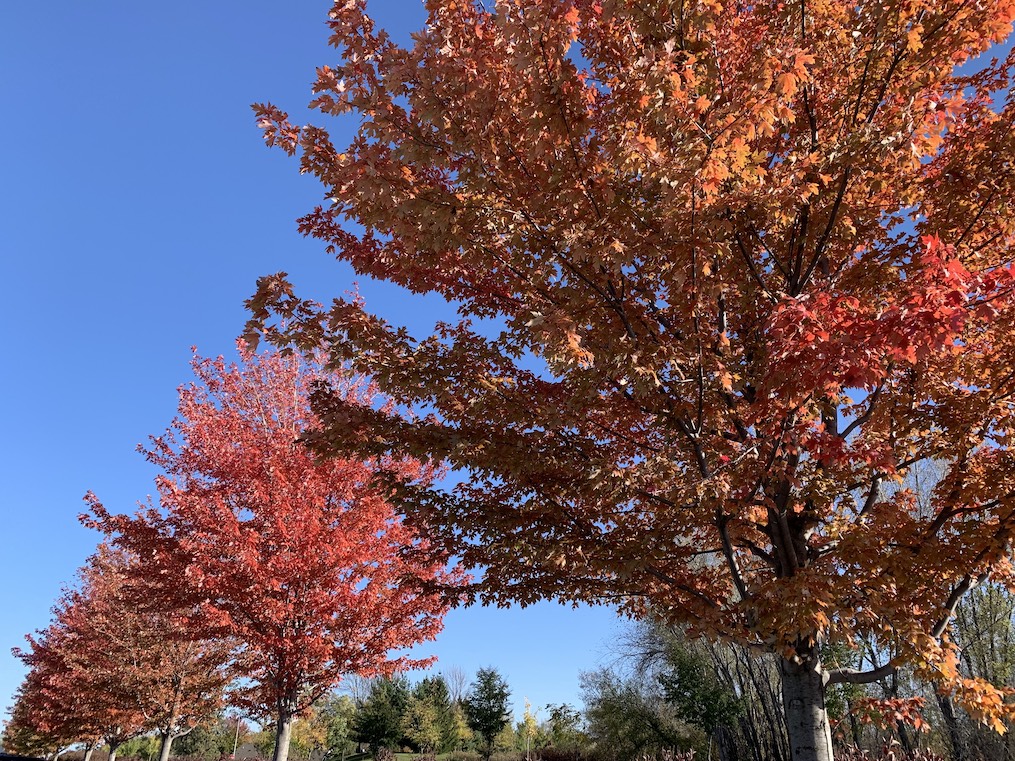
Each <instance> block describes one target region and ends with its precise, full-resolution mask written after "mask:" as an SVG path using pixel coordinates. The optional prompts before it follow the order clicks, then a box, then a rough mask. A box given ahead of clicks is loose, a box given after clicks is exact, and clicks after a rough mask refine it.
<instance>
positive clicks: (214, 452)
mask: <svg viewBox="0 0 1015 761" xmlns="http://www.w3.org/2000/svg"><path fill="white" fill-rule="evenodd" d="M193 367H194V372H195V375H196V377H197V381H196V382H195V383H193V384H191V385H189V386H185V387H183V388H181V389H180V405H179V415H178V417H177V418H176V420H175V421H174V422H173V425H172V427H171V429H170V430H169V431H168V432H167V433H166V434H165V435H163V436H160V437H156V438H153V439H152V441H151V444H150V446H149V447H148V448H147V449H145V450H144V452H145V454H146V456H147V457H148V459H149V460H150V461H151V462H152V463H154V464H155V465H157V466H159V468H161V469H162V471H163V475H161V476H160V477H159V478H158V479H157V483H156V486H157V489H158V496H159V500H158V505H150V506H148V507H147V508H144V509H142V510H141V511H140V512H138V514H137V515H135V516H126V515H112V514H110V513H109V512H107V511H106V510H105V509H104V508H103V506H102V505H101V504H100V503H99V502H98V501H97V500H96V499H95V498H94V497H90V498H89V500H90V503H91V508H92V516H93V517H92V518H90V519H88V520H89V522H91V523H94V524H95V525H97V526H98V527H100V528H102V529H103V530H105V531H106V532H108V533H109V534H111V535H112V536H113V537H114V539H113V541H115V543H116V544H117V545H119V546H122V547H125V548H128V549H129V550H130V551H132V552H134V553H136V554H137V555H138V557H140V558H142V559H143V562H144V563H145V566H146V568H147V569H148V571H147V573H148V577H149V578H150V579H151V580H152V582H153V584H159V585H161V586H160V588H159V591H158V594H159V596H160V597H161V598H162V599H166V600H168V601H171V604H172V605H174V606H175V607H177V608H181V609H190V610H193V611H194V613H193V614H192V615H191V617H190V625H191V626H192V627H193V628H194V631H197V632H202V633H203V635H204V636H208V637H215V636H219V637H222V636H228V637H231V638H234V639H235V640H236V641H238V642H239V643H240V646H241V649H242V651H243V652H242V663H243V666H244V669H245V676H246V677H247V678H248V679H249V682H247V684H246V686H244V687H242V688H240V689H239V690H238V691H237V692H236V693H235V695H234V700H235V701H236V702H238V704H239V705H240V706H241V707H242V708H244V709H245V710H248V711H250V712H251V713H252V714H256V715H264V716H268V717H270V718H272V719H273V720H274V721H275V724H276V744H275V751H274V759H273V761H285V758H286V754H287V752H288V747H289V739H290V733H291V728H292V722H293V719H294V718H295V717H296V716H297V715H298V714H299V713H300V712H301V711H304V710H306V709H307V708H309V707H310V706H311V705H312V704H313V703H314V702H315V701H317V700H318V699H319V698H321V697H322V696H323V695H325V694H326V693H327V692H328V691H329V690H331V689H332V688H333V687H334V686H335V685H336V684H337V683H338V682H339V681H340V679H341V678H342V676H343V675H345V674H353V673H361V674H373V673H377V672H379V671H384V672H390V671H391V670H392V669H395V668H402V669H405V668H412V667H415V666H419V665H423V664H425V663H428V662H429V660H427V659H415V658H410V657H408V656H399V657H394V658H391V657H389V655H388V654H389V651H391V650H392V649H395V648H408V647H410V646H411V645H414V644H416V643H418V642H422V641H425V640H428V639H431V638H433V637H434V636H435V635H436V634H437V632H438V631H440V628H441V625H442V616H443V613H444V611H445V609H446V603H444V602H442V600H441V599H439V598H438V597H437V596H435V595H434V594H432V593H428V592H427V591H426V590H424V589H423V587H424V586H425V585H427V584H431V583H435V582H440V583H441V584H442V585H444V586H447V585H448V584H451V583H453V582H454V581H455V580H456V579H457V576H456V575H455V573H453V572H448V571H446V570H445V565H446V556H444V557H437V556H435V557H428V558H427V559H424V560H423V561H422V562H421V561H419V560H418V559H417V558H418V555H419V553H420V552H422V551H423V550H426V549H427V547H426V545H425V543H424V542H422V541H421V540H419V539H418V538H417V537H416V536H415V535H414V534H413V533H412V532H411V531H410V530H409V529H408V528H407V527H406V526H405V525H404V524H403V523H402V522H401V521H400V520H398V518H397V517H396V516H395V514H394V512H393V510H392V508H391V506H390V505H389V504H388V502H387V501H385V499H384V495H383V494H382V493H381V492H379V491H378V490H377V489H376V488H374V487H373V486H372V480H373V473H374V471H375V470H376V469H377V468H379V467H383V468H384V469H385V471H386V472H389V473H397V474H398V477H399V478H402V479H407V480H408V479H417V480H426V479H428V478H430V477H431V476H432V470H430V469H428V468H425V467H422V466H421V465H420V464H419V462H417V461H415V460H412V459H408V458H399V459H390V458H380V459H377V460H364V459H332V460H328V461H326V462H321V461H318V460H317V459H315V457H314V456H313V455H312V453H311V452H310V451H309V450H307V448H306V447H304V446H303V445H302V444H301V443H300V442H299V437H300V436H301V435H302V433H303V431H304V430H305V429H306V428H308V427H312V426H314V425H316V424H317V421H316V418H315V417H314V416H313V415H312V414H311V412H310V410H309V405H308V395H309V393H310V388H311V385H312V384H315V383H319V384H326V385H327V387H328V388H329V389H331V390H332V391H333V392H334V393H337V394H339V395H341V397H342V398H343V399H345V400H346V401H347V402H349V403H350V404H363V405H364V406H369V405H370V404H371V403H373V402H377V401H378V400H377V399H376V398H375V397H374V394H373V391H372V389H371V388H370V386H369V385H368V384H367V383H365V382H363V381H360V380H357V379H354V378H350V377H345V376H343V375H341V374H338V373H334V372H333V373H328V374H324V375H321V374H318V373H317V372H316V371H315V369H314V368H313V367H312V366H310V365H308V364H307V363H306V362H303V361H301V360H300V359H298V358H297V357H294V356H290V357H284V356H281V355H280V354H264V355H256V354H253V353H250V352H247V351H246V350H241V358H240V362H239V363H238V364H230V363H227V362H225V360H223V359H221V358H220V359H215V360H213V359H202V358H195V359H194V362H193ZM380 408H383V407H380ZM389 411H390V410H389Z"/></svg>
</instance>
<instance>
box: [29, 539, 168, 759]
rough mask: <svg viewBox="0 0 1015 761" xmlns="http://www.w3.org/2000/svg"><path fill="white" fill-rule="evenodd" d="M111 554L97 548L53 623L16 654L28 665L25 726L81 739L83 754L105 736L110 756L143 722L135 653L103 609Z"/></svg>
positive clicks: (110, 594)
mask: <svg viewBox="0 0 1015 761" xmlns="http://www.w3.org/2000/svg"><path fill="white" fill-rule="evenodd" d="M110 553H111V550H110V548H108V547H105V546H100V548H99V550H98V552H97V553H96V555H94V556H93V557H92V558H90V559H89V562H88V563H87V564H86V565H85V566H84V567H83V568H82V569H81V570H80V571H79V581H78V584H77V586H76V587H73V588H71V589H68V590H65V592H64V593H63V595H62V596H61V598H60V600H59V601H58V602H57V604H56V605H55V606H54V609H53V621H52V623H51V624H50V625H49V626H48V627H47V628H46V629H44V630H42V631H39V632H37V633H36V634H35V635H34V636H28V637H26V639H27V640H28V647H27V648H25V649H21V648H15V649H14V654H15V655H16V656H17V657H19V658H20V659H21V660H22V661H23V662H24V663H25V665H26V666H27V667H28V669H29V672H28V676H27V677H26V679H25V683H24V685H23V687H22V693H21V695H20V696H19V702H23V703H24V709H23V710H24V711H25V717H26V722H27V724H28V725H29V726H31V727H32V728H33V729H34V730H35V731H37V732H39V733H41V734H42V735H44V736H49V737H51V738H55V739H57V740H59V741H61V742H62V743H65V744H71V743H73V742H75V741H77V742H82V743H84V744H85V747H86V753H87V754H88V755H90V751H91V750H92V749H94V747H95V746H96V745H98V744H99V743H100V742H105V743H106V744H107V745H108V746H109V758H110V760H111V761H115V758H116V752H117V749H118V748H119V747H120V746H121V745H122V744H123V743H124V742H126V741H127V740H129V739H131V738H133V737H136V736H138V735H140V734H142V733H143V732H145V731H146V730H147V729H148V728H149V727H148V726H147V725H146V721H145V716H144V713H143V711H142V708H141V706H140V705H139V703H138V700H137V696H136V694H135V690H136V689H137V688H138V686H139V685H138V682H137V681H135V678H136V677H139V676H140V674H141V669H140V668H139V667H138V662H137V659H138V657H139V656H140V655H141V652H140V651H134V652H133V653H132V654H131V655H126V654H125V649H124V648H123V647H122V643H123V641H124V639H125V637H124V629H123V628H122V627H121V622H120V621H118V620H117V621H113V620H110V618H109V615H108V614H109V613H110V608H111V607H113V606H111V605H110V601H111V599H112V598H114V597H115V596H116V591H115V590H116V588H117V587H118V585H119V578H118V577H117V576H115V575H110V574H106V573H105V572H104V571H105V569H106V567H107V566H108V565H109V561H110V558H109V555H110ZM121 612H123V611H121ZM125 656H126V657H125ZM131 656H132V657H131Z"/></svg>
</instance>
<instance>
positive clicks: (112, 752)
mask: <svg viewBox="0 0 1015 761" xmlns="http://www.w3.org/2000/svg"><path fill="white" fill-rule="evenodd" d="M121 745H123V743H122V742H110V743H109V759H108V761H116V751H118V750H119V749H120V746H121Z"/></svg>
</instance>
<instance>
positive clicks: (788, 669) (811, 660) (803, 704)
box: [780, 648, 833, 761]
mask: <svg viewBox="0 0 1015 761" xmlns="http://www.w3.org/2000/svg"><path fill="white" fill-rule="evenodd" d="M797 652H798V653H799V654H800V655H801V656H802V657H803V659H804V661H803V663H795V662H793V661H790V660H787V659H785V658H783V659H782V660H781V663H780V672H781V674H782V700H783V705H784V706H785V709H786V730H787V732H788V733H789V745H790V754H791V758H792V760H793V761H833V756H832V732H831V729H830V728H829V726H828V712H827V711H826V710H825V674H824V672H823V671H822V669H821V660H820V659H819V658H818V654H817V649H816V648H813V649H811V651H810V652H807V651H801V650H798V651H797Z"/></svg>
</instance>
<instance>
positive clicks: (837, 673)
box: [249, 0, 1015, 759]
mask: <svg viewBox="0 0 1015 761" xmlns="http://www.w3.org/2000/svg"><path fill="white" fill-rule="evenodd" d="M427 9H428V14H429V15H428V20H427V24H426V26H425V28H424V29H422V30H421V31H420V32H418V33H417V34H415V35H414V37H413V41H412V44H411V45H410V46H408V47H403V46H399V45H397V44H396V43H395V42H394V41H393V40H392V39H391V37H390V36H388V35H387V34H386V33H385V32H384V31H383V30H380V29H377V28H376V27H375V25H374V24H373V22H372V21H371V20H370V18H369V17H368V16H367V15H366V12H365V3H364V2H362V0H349V1H348V2H340V3H336V5H335V6H334V8H333V9H332V10H331V12H330V21H329V24H330V30H331V43H332V44H333V45H334V46H335V47H336V48H337V49H338V50H339V53H340V60H339V61H338V62H337V63H334V64H332V65H326V66H322V67H321V68H319V69H318V72H317V79H316V82H315V84H314V88H313V89H314V98H313V101H312V105H313V106H314V107H315V108H317V109H318V110H319V111H320V112H321V115H322V118H324V117H330V116H341V115H344V114H350V113H351V114H355V115H356V116H357V118H358V119H359V120H360V121H359V129H358V132H357V134H356V136H355V138H354V139H353V140H352V142H351V143H350V144H349V145H348V146H345V147H343V146H336V145H335V144H333V142H332V140H331V139H330V136H329V133H328V131H327V128H326V126H320V125H307V126H297V125H296V124H294V123H293V122H292V121H290V120H289V118H288V116H287V115H286V113H285V112H284V111H282V110H280V109H279V108H277V107H275V106H272V105H259V106H257V107H256V112H257V119H258V122H259V124H260V126H261V128H262V129H263V130H264V134H265V137H266V139H267V141H268V143H269V144H273V145H277V146H280V147H281V148H282V149H283V150H285V151H287V152H289V153H291V154H299V161H300V168H301V171H303V172H304V173H307V174H310V175H312V176H315V177H317V178H318V179H319V180H320V181H321V183H322V184H323V185H324V187H325V196H326V202H325V203H324V204H322V205H321V206H319V207H318V208H316V209H315V210H313V211H311V212H310V213H309V214H307V215H306V216H305V217H304V218H302V219H301V220H300V230H301V231H302V232H303V233H305V234H309V235H313V236H315V237H318V238H320V239H321V240H322V241H324V242H325V243H326V245H327V248H328V251H329V252H331V253H334V254H335V255H337V256H338V257H339V258H341V259H343V260H345V261H347V262H349V263H350V264H351V265H352V266H353V267H354V268H355V269H356V271H357V272H359V273H361V274H363V275H368V276H371V277H376V278H380V279H383V280H387V281H390V282H393V283H397V284H399V285H402V286H404V287H405V288H407V289H408V290H410V291H413V292H417V293H425V292H434V293H438V294H440V295H442V296H444V297H445V298H447V299H448V300H449V301H452V302H454V303H455V304H457V305H458V309H459V312H460V313H461V315H462V316H463V320H462V321H461V322H460V323H458V324H442V325H438V326H437V327H436V330H435V332H434V334H433V335H432V336H429V337H425V336H419V337H417V336H411V335H409V334H408V333H407V331H405V330H404V329H400V328H397V327H396V326H392V325H389V324H388V323H386V322H385V321H384V320H383V319H382V318H380V317H377V316H374V315H371V314H370V313H369V312H368V311H367V310H366V308H365V307H364V305H363V304H362V302H361V301H359V300H356V299H348V298H347V299H339V300H337V301H336V302H334V304H333V305H331V306H329V307H328V308H324V309H322V308H319V307H317V306H316V305H315V304H312V303H310V302H307V301H303V300H301V299H300V298H299V297H298V296H297V295H296V294H295V293H294V291H293V289H292V287H291V286H290V285H289V283H288V282H287V281H286V280H285V278H284V276H283V275H276V276H272V277H266V278H264V279H262V281H261V282H260V286H259V290H258V292H257V294H256V295H255V296H254V297H253V298H252V299H251V301H250V308H251V310H252V313H253V317H252V320H251V325H250V330H249V336H250V337H251V338H257V337H260V336H261V335H263V334H264V331H267V333H268V336H269V338H270V339H271V340H274V341H277V342H280V343H285V344H289V343H295V344H296V345H298V346H300V347H302V348H305V349H309V348H316V347H318V346H320V345H321V344H322V343H324V344H325V345H326V346H327V348H328V349H329V351H330V352H331V356H332V358H333V359H334V361H348V362H352V363H353V364H354V365H355V366H356V368H357V369H359V370H361V371H362V372H365V373H369V374H370V375H371V377H373V378H374V379H375V380H376V382H377V384H378V386H379V388H380V389H381V390H382V391H383V392H384V393H385V394H388V395H390V397H391V398H392V399H393V400H394V401H395V402H396V404H397V405H399V409H400V410H401V409H405V408H409V409H415V410H418V411H419V412H420V413H421V414H420V415H419V416H417V417H416V418H413V419H407V418H406V417H404V416H403V415H401V414H396V411H395V410H378V409H372V408H369V407H364V406H357V405H351V404H349V403H347V402H346V401H344V400H343V399H342V398H341V396H338V395H334V394H328V393H327V392H324V391H322V392H320V393H318V394H317V395H316V396H315V399H314V401H315V410H316V412H317V414H318V419H319V422H320V426H319V429H318V430H317V431H316V432H315V433H313V434H312V435H311V437H310V440H311V442H312V444H313V445H314V446H315V447H316V448H317V450H318V451H320V452H323V453H331V454H335V453H345V452H348V451H356V452H359V453H360V454H361V455H364V454H369V455H372V456H377V457H379V456H395V457H406V456H412V457H417V458H421V459H423V460H424V461H426V462H429V463H433V464H437V463H442V464H443V463H447V464H450V466H452V467H453V468H455V469H456V470H458V471H459V472H461V473H462V474H463V475H464V480H463V482H462V483H461V484H459V485H458V486H456V487H454V488H452V489H446V488H441V486H440V485H432V486H429V487H427V486H417V487H411V486H403V487H401V488H400V489H398V500H399V502H400V504H401V507H402V510H403V511H404V512H405V513H406V515H407V516H409V520H410V522H412V523H413V525H416V526H419V527H421V530H425V531H426V532H427V535H428V536H432V537H434V539H435V546H436V547H440V548H442V549H444V550H445V551H448V552H458V553H461V555H462V556H463V558H464V560H465V562H466V564H468V565H470V566H473V567H477V568H484V569H485V575H484V576H483V577H482V580H481V581H480V582H479V583H478V584H477V586H476V587H475V588H474V594H475V595H477V596H478V597H480V598H481V599H483V600H486V601H498V602H507V601H511V600H516V601H521V602H522V603H527V602H531V601H534V600H536V599H540V598H544V597H557V598H561V599H565V600H600V601H604V600H611V601H619V603H620V604H621V606H622V607H623V608H624V609H625V610H627V611H628V612H629V613H631V614H633V615H636V616H638V615H643V614H644V612H645V610H646V609H647V607H648V606H651V607H652V609H653V610H655V611H656V612H657V613H658V615H660V616H662V617H664V618H666V619H667V620H669V621H672V622H674V623H684V624H689V625H690V626H691V627H692V628H691V631H692V632H697V633H701V634H705V635H708V636H712V637H722V638H728V639H730V640H734V641H737V642H740V643H742V644H744V645H746V646H749V647H754V648H761V649H765V650H768V651H771V652H774V653H776V654H778V655H779V656H780V657H781V658H782V668H783V679H784V686H785V690H784V694H785V695H786V701H787V720H788V722H789V725H790V730H791V732H790V734H791V737H792V739H793V744H794V748H795V752H797V751H799V752H800V753H802V754H803V755H795V756H794V758H795V759H797V758H798V759H805V758H815V759H817V758H821V759H826V758H829V757H830V753H831V749H830V738H829V735H828V724H827V720H826V716H825V710H824V686H825V683H826V682H828V681H831V682H832V683H834V682H838V681H865V680H871V679H876V678H878V677H879V676H883V675H884V674H886V673H889V672H890V671H891V670H893V669H895V668H897V667H899V666H900V665H901V664H911V665H913V666H914V667H916V668H917V669H918V671H919V672H920V673H921V674H922V675H923V676H926V677H927V678H931V679H933V680H935V682H936V683H937V684H939V685H941V686H942V689H944V690H946V691H948V692H950V693H951V694H952V695H954V697H955V698H956V699H957V700H959V701H960V702H962V703H963V704H964V705H965V706H967V707H968V708H969V710H971V711H973V712H974V713H975V715H977V716H979V717H980V718H982V719H983V720H984V721H988V722H992V723H993V724H994V725H995V726H997V727H1001V723H1000V720H1001V718H1002V717H1004V716H1007V715H1009V714H1010V713H1011V712H1012V710H1013V707H1012V705H1013V704H1012V703H1011V702H1010V701H1006V700H1005V695H1004V693H1002V692H1001V691H999V690H997V689H995V688H993V687H992V686H991V685H990V684H989V683H988V682H987V681H986V680H982V679H978V678H962V677H960V676H959V673H958V670H957V667H956V665H957V652H956V648H955V645H954V643H953V642H952V641H951V640H950V639H949V638H948V637H947V627H948V622H949V619H950V618H951V616H952V615H953V613H954V610H955V606H956V604H957V603H958V601H959V600H960V598H961V597H962V596H963V595H964V594H965V593H966V592H967V591H968V590H969V589H971V588H972V587H974V586H975V585H976V584H978V583H980V582H982V581H983V580H985V579H987V578H988V577H991V576H993V577H994V578H995V579H999V580H1002V581H1004V582H1010V581H1011V567H1010V564H1009V561H1008V551H1009V548H1010V539H1011V536H1012V531H1013V529H1015V468H1013V467H1012V466H1013V462H1012V455H1011V451H1010V443H1011V436H1012V433H1013V430H1015V417H1013V415H1015V405H1013V403H1012V399H1013V393H1015V371H1013V370H1012V368H1013V367H1015V324H1013V318H1015V298H1013V286H1015V270H1013V267H1012V243H1013V237H1012V236H1013V231H1015V218H1013V215H1012V213H1011V208H1010V199H1011V197H1012V195H1013V190H1015V186H1013V180H1015V173H1013V165H1012V159H1011V157H1012V150H1013V147H1015V146H1013V144H1012V141H1013V139H1015V138H1013V131H1012V129H1011V127H1012V121H1013V118H1015V103H1013V101H1012V98H1011V95H1010V94H1009V93H1010V90H1009V89H1008V88H1009V85H1010V79H1011V73H1012V67H1013V60H1015V59H1013V55H1012V53H1010V52H1009V53H1007V54H1005V57H1004V58H1003V59H1002V60H990V59H989V56H988V57H982V55H983V54H984V53H986V52H987V51H989V50H990V48H991V46H992V45H996V44H999V43H1001V42H1003V41H1004V40H1005V39H1006V38H1007V36H1008V35H1009V33H1010V32H1011V22H1012V19H1013V17H1015V4H1013V3H1012V2H1011V0H990V1H988V2H982V3H975V4H970V3H968V2H961V1H960V0H920V1H919V2H912V1H911V0H887V1H886V2H880V1H879V2H877V3H870V2H862V1H861V2H850V3H838V2H822V1H820V0H817V1H815V0H801V1H800V2H793V3H784V2H762V3H749V4H733V5H723V4H720V3H718V2H714V0H697V1H689V0H647V1H646V2H640V3H628V2H622V1H621V0H545V1H544V2H531V1H527V0H504V1H503V2H498V3H496V4H493V5H492V6H489V7H487V6H486V5H484V4H478V3H473V2H462V1H461V0H431V2H428V3H427ZM978 56H981V57H978ZM280 318H281V322H279V319H280ZM475 320H482V321H484V322H483V323H482V324H481V325H480V324H477V323H476V322H474V321H475ZM931 460H933V461H934V462H936V463H939V464H940V467H941V469H942V475H941V478H940V480H939V481H938V483H937V485H936V487H935V489H934V491H933V495H932V497H931V498H930V500H929V502H928V503H927V504H926V506H925V507H919V506H918V505H917V503H916V500H915V499H914V496H913V494H912V492H911V490H909V489H906V488H899V487H898V484H897V482H899V481H900V480H901V479H902V478H903V477H904V476H905V474H906V473H907V471H908V470H909V469H910V468H912V467H913V466H914V465H916V464H918V463H921V462H927V461H931ZM857 637H867V638H870V639H872V641H875V642H876V643H877V646H878V652H880V653H882V654H884V658H883V661H882V662H881V663H880V664H879V665H878V668H875V669H873V670H871V671H869V672H867V673H864V674H857V673H854V672H852V671H850V670H848V669H831V670H830V669H826V668H825V667H824V666H823V665H822V663H821V659H820V655H819V646H821V645H822V644H826V643H832V644H835V643H839V644H843V643H849V642H852V641H855V639H856V638H857Z"/></svg>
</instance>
